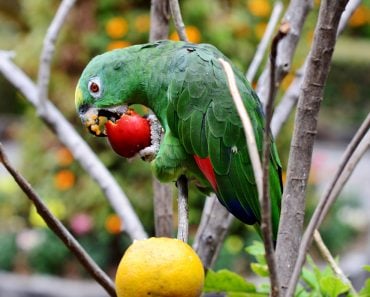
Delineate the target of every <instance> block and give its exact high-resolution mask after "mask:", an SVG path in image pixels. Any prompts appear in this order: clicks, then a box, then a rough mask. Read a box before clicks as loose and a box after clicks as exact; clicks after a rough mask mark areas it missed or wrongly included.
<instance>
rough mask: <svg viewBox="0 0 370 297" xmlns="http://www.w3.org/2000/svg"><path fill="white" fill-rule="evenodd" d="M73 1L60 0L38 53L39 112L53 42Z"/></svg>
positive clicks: (45, 86)
mask: <svg viewBox="0 0 370 297" xmlns="http://www.w3.org/2000/svg"><path fill="white" fill-rule="evenodd" d="M75 2H76V0H63V1H62V3H61V4H60V5H59V8H58V10H57V12H56V14H55V16H54V19H53V21H52V22H51V24H50V26H49V28H48V30H47V32H46V35H45V38H44V44H43V48H42V51H41V55H40V66H39V73H38V81H37V87H38V100H39V106H40V107H39V109H38V111H39V113H43V112H45V101H46V100H47V97H48V88H49V82H50V65H51V60H52V57H53V54H54V51H55V42H56V40H57V38H58V35H59V32H60V30H61V28H62V26H63V24H64V21H65V19H66V17H67V16H68V13H69V11H70V10H71V8H72V7H73V5H74V4H75Z"/></svg>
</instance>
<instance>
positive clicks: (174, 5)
mask: <svg viewBox="0 0 370 297" xmlns="http://www.w3.org/2000/svg"><path fill="white" fill-rule="evenodd" d="M169 1H170V10H171V14H172V18H173V21H174V23H175V27H176V31H177V34H179V37H180V40H182V41H189V40H188V37H187V36H186V31H185V24H184V22H183V20H182V16H181V11H180V5H179V2H178V0H169Z"/></svg>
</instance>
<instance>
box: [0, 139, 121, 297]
mask: <svg viewBox="0 0 370 297" xmlns="http://www.w3.org/2000/svg"><path fill="white" fill-rule="evenodd" d="M0 161H1V163H2V164H3V165H4V167H5V168H6V169H7V171H8V172H9V173H10V175H12V176H13V178H14V180H15V181H16V183H17V184H18V185H19V187H20V188H21V189H22V190H23V192H24V193H25V194H26V195H27V197H28V198H29V199H30V200H31V201H32V203H33V204H34V205H35V207H36V210H37V212H38V213H39V214H40V216H41V217H42V218H43V220H44V221H45V223H46V224H47V225H48V226H49V228H50V229H51V230H52V231H53V232H54V233H55V234H56V235H57V236H58V237H59V238H60V239H61V240H62V241H63V242H64V244H65V246H66V247H67V248H68V249H69V250H70V251H71V252H72V253H73V254H74V255H75V256H76V258H77V259H78V261H79V262H80V263H81V265H82V266H83V267H84V268H85V269H86V271H87V272H89V273H90V275H91V276H92V277H93V278H94V279H95V280H96V281H97V282H98V283H99V284H100V285H101V286H102V287H103V288H104V289H105V290H106V291H107V293H108V294H109V295H110V296H112V297H115V296H116V292H115V288H114V283H113V282H112V280H111V279H110V278H109V277H108V276H107V275H106V274H105V272H104V271H103V270H101V269H100V267H99V266H97V265H96V263H95V262H94V260H93V259H92V258H91V257H90V256H89V254H88V253H86V251H85V250H84V249H83V247H82V246H81V245H80V244H79V243H78V241H77V240H76V239H75V238H74V237H73V236H72V234H71V233H69V231H68V230H67V229H66V228H65V227H64V225H63V224H62V223H61V222H60V221H59V220H58V219H57V218H56V217H55V216H54V215H53V214H52V213H51V212H50V210H49V209H48V208H47V206H46V205H45V203H44V202H43V201H42V199H41V198H40V197H39V196H38V194H37V193H36V192H35V191H34V189H33V188H32V187H31V185H30V184H29V183H28V182H27V180H26V179H25V178H24V177H23V176H22V175H20V174H19V173H18V172H17V171H16V170H15V169H14V167H13V166H12V165H11V164H10V163H9V160H8V158H7V156H6V153H5V151H4V149H3V145H2V144H1V143H0Z"/></svg>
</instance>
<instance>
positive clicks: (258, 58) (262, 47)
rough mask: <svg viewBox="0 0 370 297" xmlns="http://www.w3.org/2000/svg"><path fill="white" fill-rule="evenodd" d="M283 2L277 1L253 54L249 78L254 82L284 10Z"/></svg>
mask: <svg viewBox="0 0 370 297" xmlns="http://www.w3.org/2000/svg"><path fill="white" fill-rule="evenodd" d="M283 7H284V6H283V3H282V2H281V1H276V2H275V4H274V8H273V10H272V12H271V16H270V19H269V22H268V23H267V27H266V31H265V33H264V34H263V37H262V39H261V41H260V43H259V44H258V46H257V49H256V52H255V54H254V56H253V59H252V62H251V64H250V65H249V68H248V71H247V75H246V77H247V80H248V81H250V82H252V81H253V79H254V77H255V75H256V73H257V70H258V67H259V66H260V64H261V62H262V59H263V57H264V55H265V52H266V49H267V47H268V44H269V42H270V39H271V37H272V35H273V34H274V30H275V27H276V24H277V22H278V21H279V17H280V14H281V12H282V11H283Z"/></svg>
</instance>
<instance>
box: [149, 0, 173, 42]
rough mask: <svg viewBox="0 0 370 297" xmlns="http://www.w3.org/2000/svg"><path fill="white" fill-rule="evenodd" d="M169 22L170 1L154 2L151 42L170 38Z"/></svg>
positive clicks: (151, 10)
mask: <svg viewBox="0 0 370 297" xmlns="http://www.w3.org/2000/svg"><path fill="white" fill-rule="evenodd" d="M169 20H170V12H169V2H168V0H152V2H151V7H150V32H149V41H150V42H154V41H157V40H162V39H167V38H168V27H169V26H168V23H169Z"/></svg>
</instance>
